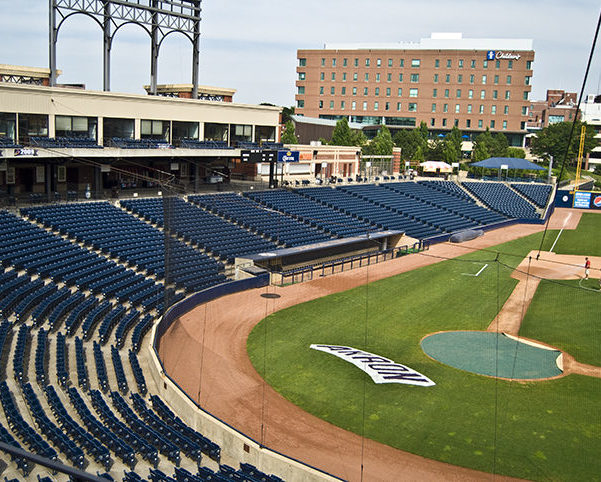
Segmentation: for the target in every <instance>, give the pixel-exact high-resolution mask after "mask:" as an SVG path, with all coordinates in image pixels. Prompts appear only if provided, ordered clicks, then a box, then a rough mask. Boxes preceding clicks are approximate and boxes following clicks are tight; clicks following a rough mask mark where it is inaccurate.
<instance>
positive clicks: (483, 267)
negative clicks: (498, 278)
mask: <svg viewBox="0 0 601 482" xmlns="http://www.w3.org/2000/svg"><path fill="white" fill-rule="evenodd" d="M487 267H488V264H485V265H484V266H482V268H480V271H478V272H477V273H476V274H472V273H461V274H462V275H465V276H480V273H482V271H484V270H485V269H486V268H487Z"/></svg>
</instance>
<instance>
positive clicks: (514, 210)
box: [462, 181, 540, 219]
mask: <svg viewBox="0 0 601 482" xmlns="http://www.w3.org/2000/svg"><path fill="white" fill-rule="evenodd" d="M462 185H463V186H464V187H465V188H466V189H468V190H469V191H470V192H471V193H472V194H473V195H474V196H476V197H477V198H478V199H480V200H481V201H482V202H483V203H484V204H485V205H486V206H488V207H489V208H490V209H493V210H495V211H497V212H499V213H501V214H503V215H505V216H507V217H509V218H517V219H540V215H539V214H538V213H537V211H536V207H534V206H533V205H532V204H531V203H529V202H528V201H526V200H525V199H524V198H522V197H521V196H519V195H518V194H517V193H515V192H514V191H513V190H512V189H511V188H510V187H509V186H507V185H505V184H503V183H498V182H472V181H466V182H463V183H462Z"/></svg>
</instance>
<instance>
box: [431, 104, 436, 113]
mask: <svg viewBox="0 0 601 482" xmlns="http://www.w3.org/2000/svg"><path fill="white" fill-rule="evenodd" d="M432 112H436V104H432Z"/></svg>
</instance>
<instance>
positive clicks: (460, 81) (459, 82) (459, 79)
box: [457, 74, 463, 84]
mask: <svg viewBox="0 0 601 482" xmlns="http://www.w3.org/2000/svg"><path fill="white" fill-rule="evenodd" d="M457 83H458V84H462V83H463V75H461V74H459V75H458V76H457Z"/></svg>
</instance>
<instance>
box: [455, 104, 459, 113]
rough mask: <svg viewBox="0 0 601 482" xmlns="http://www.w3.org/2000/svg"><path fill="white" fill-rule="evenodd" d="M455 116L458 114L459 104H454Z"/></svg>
mask: <svg viewBox="0 0 601 482" xmlns="http://www.w3.org/2000/svg"><path fill="white" fill-rule="evenodd" d="M455 114H459V104H455Z"/></svg>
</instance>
